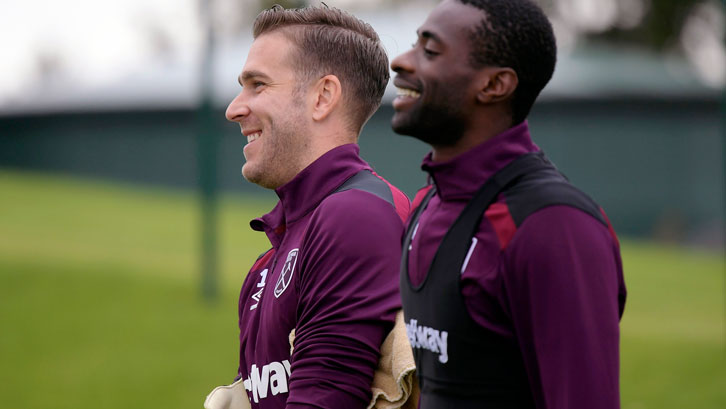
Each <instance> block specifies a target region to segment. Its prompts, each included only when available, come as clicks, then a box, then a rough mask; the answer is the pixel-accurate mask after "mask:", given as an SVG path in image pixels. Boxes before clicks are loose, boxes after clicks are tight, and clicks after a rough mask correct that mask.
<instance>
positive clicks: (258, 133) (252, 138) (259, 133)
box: [247, 132, 262, 143]
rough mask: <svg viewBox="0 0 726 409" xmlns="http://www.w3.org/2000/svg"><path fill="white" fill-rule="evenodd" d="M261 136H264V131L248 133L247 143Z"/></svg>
mask: <svg viewBox="0 0 726 409" xmlns="http://www.w3.org/2000/svg"><path fill="white" fill-rule="evenodd" d="M260 136H262V132H255V133H253V134H250V135H247V143H250V142H253V141H256V140H257V138H259V137H260Z"/></svg>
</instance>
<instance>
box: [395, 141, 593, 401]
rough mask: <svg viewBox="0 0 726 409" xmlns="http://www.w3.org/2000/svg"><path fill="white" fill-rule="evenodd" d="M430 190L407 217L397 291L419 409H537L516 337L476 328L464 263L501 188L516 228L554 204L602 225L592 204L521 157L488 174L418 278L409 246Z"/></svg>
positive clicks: (535, 156) (540, 164)
mask: <svg viewBox="0 0 726 409" xmlns="http://www.w3.org/2000/svg"><path fill="white" fill-rule="evenodd" d="M434 190H435V189H433V188H432V189H431V190H430V191H429V192H428V194H427V195H426V197H425V198H424V199H423V201H422V202H421V204H420V205H419V206H418V208H417V209H416V211H415V213H414V214H413V215H412V217H411V220H410V222H409V225H408V230H407V232H406V236H405V239H404V244H403V256H402V259H401V296H402V301H403V308H404V315H405V319H406V326H407V332H408V335H409V340H410V341H411V345H412V347H413V351H414V357H415V360H416V367H417V376H418V378H419V384H420V387H421V403H420V409H447V408H451V409H454V408H456V409H468V408H486V409H510V408H534V403H533V400H532V393H531V389H530V387H529V382H528V380H527V374H526V372H525V368H524V364H523V361H522V358H521V354H520V352H519V347H518V345H517V343H516V341H514V340H511V339H507V338H504V337H501V336H499V335H497V334H495V333H493V332H491V331H488V330H486V329H484V328H483V327H481V326H480V325H478V324H477V323H476V322H475V321H474V320H473V319H472V318H471V317H470V315H469V313H468V311H467V309H466V305H465V303H464V298H463V296H462V295H461V268H462V265H463V263H464V259H465V257H466V254H467V252H468V250H469V247H470V244H471V240H472V237H474V235H475V234H476V232H477V230H478V229H479V226H480V223H481V219H482V217H483V215H484V212H485V211H486V209H487V208H488V207H489V206H490V205H491V204H492V203H493V202H494V201H495V200H496V198H497V196H498V195H499V193H502V192H505V193H506V195H505V200H506V203H507V206H508V208H509V211H510V213H511V215H512V219H513V220H514V222H515V225H516V226H519V225H520V224H521V223H522V222H523V221H524V219H525V218H526V217H527V216H528V215H529V214H531V213H533V212H535V211H537V210H539V209H541V208H543V207H547V206H551V205H568V206H572V207H576V208H578V209H581V210H582V211H584V212H586V213H588V214H590V215H591V216H592V217H595V218H596V219H597V220H599V221H600V222H601V223H603V224H604V225H606V226H608V222H607V221H606V219H605V217H604V216H603V214H602V213H601V211H600V208H599V207H598V206H597V204H596V203H595V202H594V201H592V199H590V198H589V197H587V196H586V195H585V194H584V193H582V192H581V191H579V190H578V189H576V188H575V187H574V186H572V185H571V184H570V183H569V182H568V181H567V179H566V178H565V177H564V176H563V175H562V174H561V173H559V172H558V171H557V169H556V168H555V167H554V165H552V164H551V163H550V162H549V161H548V160H547V159H546V157H545V156H544V154H543V153H541V152H536V153H530V154H525V155H522V156H520V157H519V158H517V159H515V160H514V161H512V162H511V163H510V164H509V165H507V166H505V167H504V168H502V169H501V170H500V171H499V172H497V173H496V174H494V175H493V176H492V177H490V178H489V179H488V180H487V181H486V183H485V184H484V185H483V186H482V187H481V189H480V190H479V191H478V192H477V193H476V194H475V195H474V197H473V198H472V200H471V201H470V202H469V203H468V204H467V205H466V207H465V208H464V210H463V211H462V213H461V214H460V215H459V216H458V218H457V219H456V221H455V222H454V224H453V225H452V226H451V227H450V228H449V230H448V231H447V233H446V235H445V236H444V238H443V240H442V241H441V244H440V245H439V247H438V250H437V252H436V254H435V255H434V258H433V261H432V262H431V266H430V267H429V270H428V272H427V275H426V277H425V278H424V281H423V283H422V284H421V285H420V286H418V287H414V286H413V285H412V284H411V282H410V280H409V276H408V251H409V246H410V244H411V239H412V235H413V231H414V230H415V228H416V225H417V222H418V218H419V216H420V215H421V213H422V211H423V209H424V208H425V207H426V205H427V203H428V201H429V200H430V199H431V197H432V196H433V194H434Z"/></svg>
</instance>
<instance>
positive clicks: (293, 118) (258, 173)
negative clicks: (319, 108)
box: [242, 102, 309, 189]
mask: <svg viewBox="0 0 726 409" xmlns="http://www.w3.org/2000/svg"><path fill="white" fill-rule="evenodd" d="M293 105H294V102H293ZM286 112H289V113H290V115H289V116H286V117H285V118H284V119H283V118H280V119H279V120H278V121H276V122H275V123H272V124H271V125H270V132H269V133H268V135H263V136H262V138H261V139H260V141H259V142H262V143H264V145H263V146H262V148H263V149H262V152H261V153H262V154H261V155H260V157H259V158H257V160H256V161H255V162H256V163H250V162H247V163H245V164H244V165H243V166H242V176H244V178H245V179H247V181H249V182H251V183H254V184H256V185H259V186H261V187H264V188H266V189H277V188H278V187H280V186H282V185H284V184H285V183H287V182H289V181H290V180H292V179H293V178H294V177H295V175H297V174H298V173H299V172H300V171H301V170H302V168H301V166H302V165H301V158H302V152H303V151H304V150H305V149H306V147H307V144H306V141H307V137H308V133H309V132H308V129H307V127H305V126H304V125H303V121H302V115H301V111H300V110H299V109H298V108H296V107H294V106H291V107H290V110H288V111H286ZM265 138H266V139H265ZM263 139H264V140H263Z"/></svg>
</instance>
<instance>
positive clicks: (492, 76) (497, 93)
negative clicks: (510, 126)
mask: <svg viewBox="0 0 726 409" xmlns="http://www.w3.org/2000/svg"><path fill="white" fill-rule="evenodd" d="M517 85H519V78H518V77H517V73H516V72H515V71H514V70H513V69H511V68H507V67H486V68H484V69H483V70H482V71H481V75H480V77H479V87H478V90H477V93H476V100H477V102H479V103H482V104H489V103H492V102H499V101H503V100H505V99H508V98H510V97H511V96H512V94H514V91H515V90H516V89H517Z"/></svg>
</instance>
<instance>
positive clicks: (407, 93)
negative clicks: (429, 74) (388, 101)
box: [396, 88, 421, 98]
mask: <svg viewBox="0 0 726 409" xmlns="http://www.w3.org/2000/svg"><path fill="white" fill-rule="evenodd" d="M396 95H398V96H404V97H411V98H418V97H420V96H421V93H420V92H418V91H414V90H412V89H408V88H396Z"/></svg>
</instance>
